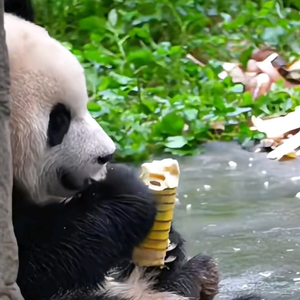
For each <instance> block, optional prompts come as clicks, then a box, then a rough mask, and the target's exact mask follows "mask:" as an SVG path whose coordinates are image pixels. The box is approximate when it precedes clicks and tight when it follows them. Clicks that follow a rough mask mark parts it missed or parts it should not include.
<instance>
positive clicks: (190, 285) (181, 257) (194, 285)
mask: <svg viewBox="0 0 300 300" xmlns="http://www.w3.org/2000/svg"><path fill="white" fill-rule="evenodd" d="M170 241H171V244H172V245H173V247H172V248H171V250H170V251H168V252H167V255H166V267H165V268H162V269H161V268H159V267H148V268H142V267H137V266H135V265H134V264H132V263H130V261H129V260H126V261H123V262H122V263H120V264H119V265H118V268H117V269H115V270H113V271H112V272H111V274H110V275H111V276H113V278H114V280H115V281H116V282H118V283H120V285H122V284H123V285H124V286H126V283H132V282H140V284H139V285H140V286H142V285H143V284H144V283H145V282H147V284H148V290H150V289H151V290H152V294H153V295H155V294H156V293H157V297H158V298H157V299H160V298H159V296H160V294H159V293H168V295H169V296H167V297H166V298H164V299H167V300H168V299H171V300H173V299H178V300H183V299H190V300H199V299H201V300H212V299H213V298H214V297H215V295H216V294H217V293H218V284H219V274H218V271H217V267H216V263H215V262H214V261H213V259H212V258H211V257H209V256H205V255H196V256H195V257H193V258H191V259H190V260H188V259H187V257H186V255H185V249H184V247H185V241H184V240H183V238H182V237H181V236H180V234H179V233H178V232H177V231H175V230H174V228H173V226H172V227H171V231H170ZM129 286H130V285H129ZM113 288H114V286H113V284H112V287H111V289H113ZM131 288H132V289H133V290H134V286H131ZM171 295H177V298H176V296H175V298H172V296H171ZM133 299H136V298H133ZM143 299H145V300H148V298H147V297H145V298H143ZM149 299H151V300H152V299H156V298H149Z"/></svg>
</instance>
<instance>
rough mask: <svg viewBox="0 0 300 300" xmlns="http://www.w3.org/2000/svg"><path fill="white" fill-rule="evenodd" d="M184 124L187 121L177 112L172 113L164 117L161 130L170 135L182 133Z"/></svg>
mask: <svg viewBox="0 0 300 300" xmlns="http://www.w3.org/2000/svg"><path fill="white" fill-rule="evenodd" d="M184 125H185V123H184V120H183V119H182V117H180V116H178V115H177V114H175V113H171V114H168V115H166V116H165V117H164V118H163V119H162V121H161V123H160V129H161V132H163V133H166V134H168V135H180V134H181V133H182V132H183V128H184Z"/></svg>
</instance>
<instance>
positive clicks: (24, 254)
mask: <svg viewBox="0 0 300 300" xmlns="http://www.w3.org/2000/svg"><path fill="white" fill-rule="evenodd" d="M11 12H13V11H11ZM4 26H5V30H6V42H7V46H8V53H9V62H10V75H11V104H12V106H11V107H12V110H11V124H10V126H11V141H12V153H13V170H14V182H13V225H14V231H15V235H16V238H17V242H18V247H19V272H18V277H17V283H18V285H19V287H20V289H21V292H22V294H23V296H24V298H25V300H50V299H54V300H55V299H57V300H77V299H78V300H93V299H95V300H197V299H201V300H212V299H213V298H214V297H215V295H216V294H217V293H218V282H219V277H218V272H217V268H216V264H215V262H214V261H213V260H212V259H211V258H210V257H208V256H204V255H197V256H195V257H193V258H192V259H190V260H188V259H187V258H186V256H185V253H184V240H183V239H182V237H181V236H180V235H179V233H178V232H176V231H175V230H174V228H173V227H172V228H171V232H170V240H171V243H172V244H173V245H174V247H173V248H174V249H172V250H171V251H169V252H168V254H167V257H166V260H167V261H169V262H168V263H167V268H165V269H162V270H161V269H159V268H139V267H136V266H134V265H133V264H132V263H131V256H132V252H133V249H134V248H135V247H136V246H138V245H139V244H140V243H141V242H142V241H143V240H144V239H145V238H146V236H147V235H148V233H149V231H150V230H151V228H152V226H153V223H154V219H155V215H156V207H155V202H154V199H153V195H152V194H151V193H150V191H149V190H148V188H147V187H146V186H145V185H144V184H143V183H142V182H141V181H140V179H139V178H138V177H137V175H136V174H135V173H134V171H133V170H131V169H130V168H128V167H126V166H123V165H119V164H114V163H109V161H110V160H111V158H112V156H113V153H114V151H115V145H114V143H113V142H112V140H111V139H110V138H109V137H108V136H107V135H106V133H105V132H104V131H103V129H102V128H101V127H100V126H99V125H98V123H97V122H96V121H95V120H94V119H93V118H92V117H91V115H90V114H89V112H88V110H87V101H88V96H87V92H86V83H85V78H84V71H83V69H82V67H81V66H80V64H79V63H78V61H77V60H76V59H75V57H74V56H73V55H72V54H71V53H70V52H69V51H67V50H66V49H65V48H64V47H63V46H61V45H60V44H59V43H58V42H57V41H55V40H54V39H52V38H51V37H49V35H48V33H47V32H46V31H45V30H44V29H43V28H41V27H39V26H37V25H35V24H33V23H31V22H28V21H26V20H23V19H21V18H19V17H17V16H14V15H11V14H8V13H6V14H5V15H4ZM242 299H243V300H258V299H259V298H256V296H247V297H244V298H240V300H242ZM236 300H237V299H236Z"/></svg>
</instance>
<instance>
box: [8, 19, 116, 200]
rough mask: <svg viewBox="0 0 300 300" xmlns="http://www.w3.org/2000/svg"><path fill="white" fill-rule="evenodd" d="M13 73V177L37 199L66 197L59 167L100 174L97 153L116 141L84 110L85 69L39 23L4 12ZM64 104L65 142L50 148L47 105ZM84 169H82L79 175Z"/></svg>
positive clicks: (112, 148)
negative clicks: (68, 118)
mask: <svg viewBox="0 0 300 300" xmlns="http://www.w3.org/2000/svg"><path fill="white" fill-rule="evenodd" d="M4 27H5V30H6V42H7V46H8V53H9V62H10V75H11V102H12V113H11V140H12V150H13V163H14V178H15V180H17V181H20V182H21V183H23V184H24V185H25V187H26V188H27V189H28V191H30V192H31V196H32V198H33V199H34V200H36V201H38V202H39V203H41V202H44V201H45V199H46V198H47V197H49V196H50V197H58V198H59V199H60V197H68V196H71V195H72V194H70V191H66V190H65V189H64V188H63V187H61V186H59V183H58V179H57V174H56V170H57V169H59V168H60V167H63V168H64V169H67V170H70V171H71V172H73V173H74V174H77V173H78V174H79V175H78V176H86V177H91V178H94V179H96V180H97V179H100V178H102V177H104V176H105V168H103V166H100V165H99V164H98V165H97V164H96V163H95V161H96V158H97V157H98V156H105V155H108V154H111V153H113V152H114V151H115V145H114V143H113V141H112V140H111V139H110V138H109V137H108V135H107V134H106V133H105V132H104V131H103V129H102V128H101V127H100V126H99V124H98V123H97V122H96V121H95V120H94V119H93V118H92V116H91V115H90V114H89V112H88V110H87V102H88V94H87V90H86V81H85V76H84V70H83V68H82V66H81V65H80V64H79V62H78V61H77V59H76V57H75V56H74V55H72V54H71V53H70V52H69V51H68V50H67V49H66V48H65V47H63V46H62V45H61V44H60V43H59V42H57V41H56V40H54V39H53V38H51V37H50V36H49V34H48V33H47V31H46V30H45V29H43V28H42V27H40V26H37V25H35V24H32V23H30V22H27V21H25V20H22V19H20V18H18V17H16V16H13V15H10V14H4ZM57 103H62V104H64V105H65V106H66V107H67V108H68V109H69V110H70V112H71V115H72V122H71V125H70V129H69V131H68V133H67V134H66V136H65V137H64V140H63V143H62V144H61V145H59V146H56V147H53V149H49V147H47V145H46V142H47V128H48V122H49V114H50V112H51V109H52V108H53V106H54V105H56V104H57ZM80 174H82V175H80Z"/></svg>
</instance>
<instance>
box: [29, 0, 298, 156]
mask: <svg viewBox="0 0 300 300" xmlns="http://www.w3.org/2000/svg"><path fill="white" fill-rule="evenodd" d="M285 2H287V1H285ZM291 2H294V5H299V3H298V4H297V1H291ZM298 2H299V1H298ZM35 6H36V8H37V12H36V14H37V17H38V22H39V24H41V25H43V26H45V27H46V28H47V29H48V30H49V32H50V34H51V35H52V36H54V37H55V38H57V39H58V40H60V41H61V42H63V43H64V45H65V46H67V47H68V48H69V49H70V50H71V51H72V52H73V53H74V54H75V55H76V56H77V57H78V59H79V61H80V62H81V63H82V65H83V66H84V67H85V69H86V77H87V82H88V89H89V93H90V97H91V100H92V101H91V103H90V104H89V110H90V111H91V113H92V114H93V116H94V117H95V118H96V119H97V120H98V121H99V123H100V124H101V126H102V127H103V128H104V129H105V130H106V131H107V133H108V134H110V136H111V137H112V138H113V140H114V141H115V142H116V144H117V145H118V147H119V148H120V149H122V151H120V152H119V159H122V160H132V161H133V160H135V161H137V160H138V161H140V160H145V159H148V158H149V156H150V155H152V154H162V153H171V154H177V155H190V154H195V153H198V152H199V145H200V144H201V143H203V142H206V141H208V140H223V141H229V140H232V139H234V138H239V139H241V140H245V139H249V138H255V137H258V135H257V134H256V135H255V134H253V133H252V132H251V131H250V130H249V128H248V125H247V120H248V119H249V117H250V116H251V115H252V114H255V115H256V116H264V115H272V114H274V113H278V112H279V113H286V112H289V111H291V110H293V108H294V106H295V105H297V104H298V99H299V95H300V91H299V90H285V89H284V88H283V85H282V84H279V86H278V88H277V89H276V90H275V91H273V92H271V93H270V94H269V95H267V96H265V97H262V98H260V99H259V101H257V102H254V101H253V99H252V98H251V96H250V95H249V94H247V93H246V94H240V93H237V89H236V87H234V86H233V85H232V82H231V81H230V79H226V80H225V81H224V82H221V81H220V80H219V79H218V76H217V74H218V73H219V72H221V71H222V70H221V69H222V68H221V62H222V61H233V60H236V61H241V62H243V63H245V62H246V61H247V60H248V59H249V57H250V55H251V53H252V50H253V49H254V48H255V47H259V46H261V45H264V44H268V45H271V46H274V47H276V48H277V49H278V51H279V52H280V53H281V54H282V56H283V57H285V59H286V60H287V61H291V60H292V59H295V58H296V57H298V53H299V52H300V49H299V47H300V44H299V42H298V41H299V34H300V26H299V25H300V14H299V13H298V11H296V10H293V9H291V8H286V9H285V8H283V5H282V3H281V2H280V1H264V0H261V1H236V0H227V1H224V0H223V1H221V0H211V1H205V0H198V1H196V0H159V1H153V0H102V1H95V0H80V1H79V0H35ZM245 42H246V43H245ZM188 53H191V54H192V55H193V56H194V57H196V58H197V59H199V60H201V61H203V62H205V63H207V66H206V67H204V68H200V67H199V66H197V65H195V64H194V63H193V62H191V61H190V60H188V59H187V58H186V55H187V54H188ZM212 122H225V123H227V124H229V126H227V127H226V130H225V132H224V133H223V134H221V135H219V134H217V133H213V132H212V131H211V123H212ZM186 125H188V130H186Z"/></svg>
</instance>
